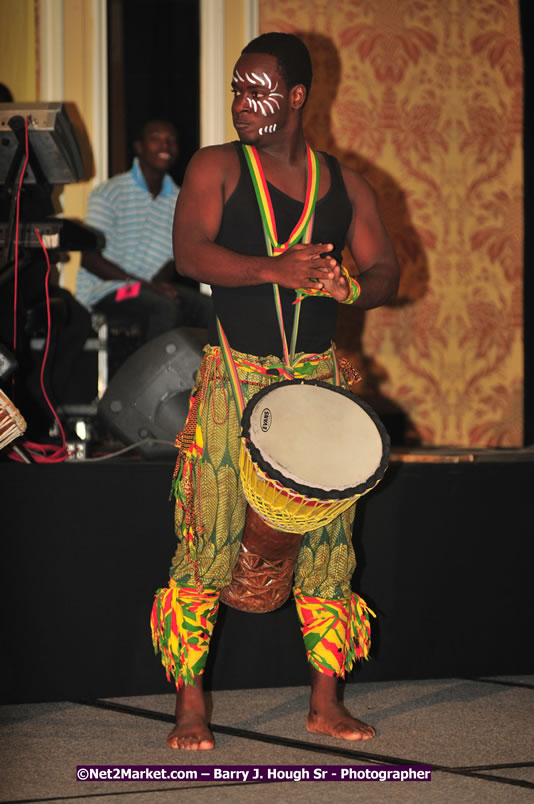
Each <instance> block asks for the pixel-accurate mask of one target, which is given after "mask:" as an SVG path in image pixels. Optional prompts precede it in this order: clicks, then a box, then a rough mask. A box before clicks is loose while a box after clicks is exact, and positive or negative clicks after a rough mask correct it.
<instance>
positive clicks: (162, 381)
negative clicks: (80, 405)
mask: <svg viewBox="0 0 534 804" xmlns="http://www.w3.org/2000/svg"><path fill="white" fill-rule="evenodd" d="M202 356H203V351H202V347H201V345H200V342H199V340H198V339H196V338H195V337H193V336H192V335H190V334H189V333H187V332H184V331H183V330H180V329H173V330H170V331H169V332H166V333H164V334H163V335H159V336H158V337H157V338H154V339H153V340H151V341H149V342H148V343H146V344H144V345H143V346H141V348H140V349H138V350H137V352H135V353H134V354H133V355H131V357H129V358H128V359H127V360H126V362H125V363H123V365H122V366H121V367H120V368H119V369H118V370H117V371H116V373H115V374H114V375H113V377H112V379H111V382H110V384H109V386H108V388H107V390H106V392H105V393H104V395H103V396H102V399H101V400H100V402H99V404H98V415H99V417H100V418H101V420H102V421H103V422H104V423H105V424H106V425H107V427H108V428H109V429H110V431H111V432H112V433H114V434H115V435H116V436H118V437H119V438H120V439H121V441H124V443H126V444H134V443H136V442H138V441H143V440H144V439H156V440H158V441H167V442H170V444H158V443H147V444H142V445H140V446H139V448H138V449H139V452H140V453H141V455H143V457H145V458H164V457H168V456H170V455H176V448H175V447H173V446H172V444H173V443H174V440H175V438H176V434H177V432H178V431H179V430H181V429H182V428H183V426H184V423H185V420H186V417H187V412H188V408H189V396H190V393H191V389H192V388H193V386H194V383H195V377H196V373H197V371H198V368H199V367H200V363H201V361H202Z"/></svg>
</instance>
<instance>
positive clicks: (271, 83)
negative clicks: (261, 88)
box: [263, 73, 278, 89]
mask: <svg viewBox="0 0 534 804" xmlns="http://www.w3.org/2000/svg"><path fill="white" fill-rule="evenodd" d="M263 75H264V76H265V81H266V82H267V86H268V87H269V89H270V88H271V87H272V85H273V82H272V81H271V79H270V78H269V76H268V75H267V73H263ZM276 86H278V82H276ZM275 89H276V87H275Z"/></svg>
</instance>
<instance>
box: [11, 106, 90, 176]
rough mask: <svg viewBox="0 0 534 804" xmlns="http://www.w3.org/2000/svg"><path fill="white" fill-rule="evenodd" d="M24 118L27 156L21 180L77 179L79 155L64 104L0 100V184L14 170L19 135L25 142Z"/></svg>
mask: <svg viewBox="0 0 534 804" xmlns="http://www.w3.org/2000/svg"><path fill="white" fill-rule="evenodd" d="M26 118H29V121H28V142H29V150H30V159H29V162H28V166H27V169H26V173H25V176H24V183H28V184H39V183H40V182H46V183H48V184H73V183H74V182H77V181H80V179H82V178H83V162H82V157H81V153H80V148H79V145H78V140H77V138H76V133H75V131H74V128H73V126H72V123H71V121H70V120H69V117H68V115H67V111H66V109H65V106H64V104H63V103H61V102H59V101H54V102H50V103H0V185H3V184H6V180H7V179H8V177H9V178H10V177H11V176H10V173H11V174H12V172H13V171H12V165H13V162H14V160H15V159H16V155H17V149H18V145H19V142H20V140H21V138H22V142H24V127H25V120H26ZM15 130H18V136H17V134H16V133H15Z"/></svg>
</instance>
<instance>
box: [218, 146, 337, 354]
mask: <svg viewBox="0 0 534 804" xmlns="http://www.w3.org/2000/svg"><path fill="white" fill-rule="evenodd" d="M234 145H235V147H236V151H237V153H238V155H239V162H240V167H241V173H240V177H239V181H238V183H237V186H236V188H235V190H234V191H233V193H232V195H231V196H230V197H229V198H228V200H227V201H226V203H225V205H224V209H223V215H222V220H221V226H220V229H219V232H218V234H217V237H216V239H215V242H216V243H218V244H219V245H220V246H224V247H225V248H228V249H231V250H232V251H236V252H237V253H239V254H250V255H251V256H258V257H259V256H266V254H267V249H266V246H265V237H264V234H263V226H262V222H261V216H260V212H259V209H258V203H257V201H256V195H255V193H254V187H253V184H252V179H251V177H250V173H249V170H248V166H247V163H246V159H245V155H244V153H243V148H242V147H241V144H240V143H238V142H236V143H234ZM324 156H325V158H326V161H327V164H328V168H329V170H330V189H329V190H328V192H327V194H326V195H325V196H324V197H323V198H321V199H320V200H318V201H317V203H316V206H315V218H314V224H313V233H312V243H332V244H333V245H334V251H333V252H330V253H331V254H332V256H333V257H334V258H335V259H336V260H338V261H339V262H340V261H341V251H342V249H343V247H344V245H345V238H346V234H347V230H348V228H349V225H350V221H351V217H352V205H351V202H350V200H349V197H348V195H347V191H346V189H345V185H344V183H343V178H342V176H341V170H340V167H339V163H338V162H337V160H336V159H335V157H333V156H330V155H329V154H324ZM268 187H269V192H270V194H271V201H272V205H273V210H274V215H275V219H276V228H277V232H278V237H279V241H280V242H281V243H285V242H286V241H287V240H288V238H289V236H290V234H291V231H292V230H293V227H294V226H295V224H296V223H297V221H298V219H299V218H300V215H301V213H302V209H303V206H304V205H303V203H302V202H301V201H296V200H295V199H294V198H291V197H290V196H288V195H286V194H285V193H283V192H281V191H280V190H277V189H276V187H273V186H272V185H271V184H268ZM273 259H276V258H273ZM212 293H213V301H214V306H215V313H216V315H218V316H219V319H220V321H221V324H222V327H223V330H224V332H225V333H226V337H227V338H228V342H229V344H230V346H231V347H232V348H233V349H236V350H237V351H239V352H248V353H249V354H253V355H262V356H264V355H270V354H272V355H278V356H282V354H283V352H282V341H281V337H280V328H279V325H278V319H277V316H276V308H275V303H274V295H273V288H272V285H270V284H264V285H252V286H247V287H237V288H229V287H222V286H220V285H212ZM280 297H281V302H282V311H283V317H284V328H285V330H286V337H287V341H288V346H289V345H290V341H291V332H292V327H293V315H294V311H295V306H294V305H293V301H294V300H295V291H294V290H292V289H289V288H283V287H280ZM337 306H338V303H337V302H335V301H334V300H333V299H329V298H326V297H320V296H319V297H308V298H305V299H304V300H303V301H302V302H301V312H300V321H299V330H298V340H297V347H296V351H297V352H324V351H325V350H326V349H328V348H329V347H330V344H331V341H332V339H333V338H334V334H335V328H336V317H337ZM209 342H210V343H211V344H212V345H218V344H219V338H218V335H217V329H216V326H215V323H214V322H213V323H212V326H211V327H210V331H209Z"/></svg>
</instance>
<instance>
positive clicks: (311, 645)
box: [294, 589, 376, 678]
mask: <svg viewBox="0 0 534 804" xmlns="http://www.w3.org/2000/svg"><path fill="white" fill-rule="evenodd" d="M294 594H295V603H296V606H297V613H298V616H299V620H300V623H301V630H302V635H303V637H304V648H305V650H306V656H307V659H308V662H309V663H310V664H311V665H312V667H314V668H315V669H316V670H318V671H319V672H320V673H324V674H325V675H327V676H332V677H339V678H345V673H346V672H350V671H351V670H352V668H353V666H354V662H355V660H361V659H368V657H369V650H370V647H371V626H370V622H369V614H370V615H371V616H372V617H376V615H375V613H374V612H373V611H372V610H371V609H370V608H369V607H368V606H367V604H366V603H365V601H364V600H363V598H361V597H360V596H359V595H357V594H355V593H353V594H352V596H351V597H350V598H349V599H348V600H326V599H324V598H320V597H310V596H308V595H304V594H302V592H301V590H300V589H295V592H294Z"/></svg>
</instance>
